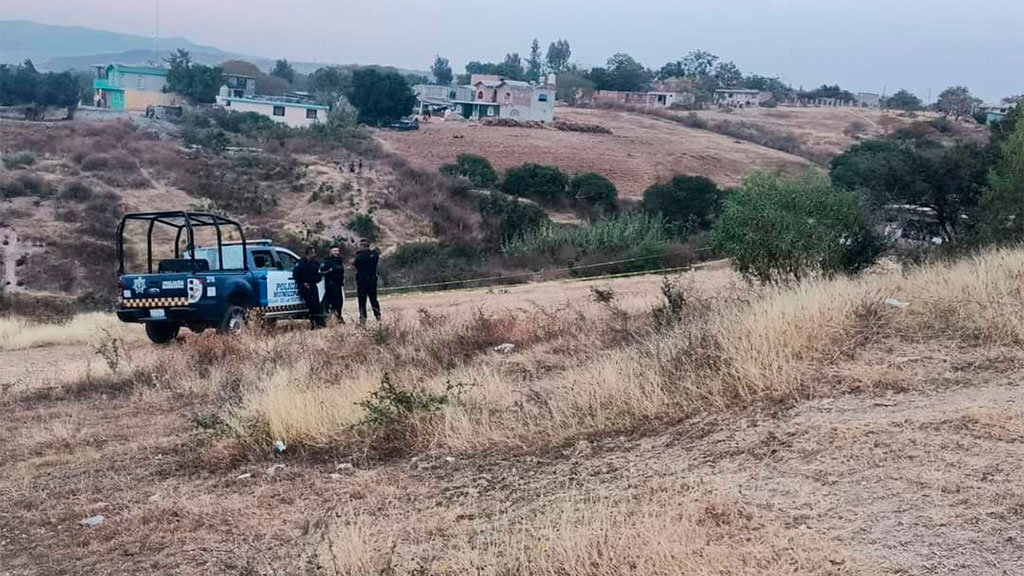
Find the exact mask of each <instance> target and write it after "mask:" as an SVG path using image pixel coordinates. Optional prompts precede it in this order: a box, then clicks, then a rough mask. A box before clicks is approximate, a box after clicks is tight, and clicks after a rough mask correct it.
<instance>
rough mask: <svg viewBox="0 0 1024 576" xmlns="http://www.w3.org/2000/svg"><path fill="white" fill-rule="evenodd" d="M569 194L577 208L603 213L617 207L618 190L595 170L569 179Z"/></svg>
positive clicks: (609, 212)
mask: <svg viewBox="0 0 1024 576" xmlns="http://www.w3.org/2000/svg"><path fill="white" fill-rule="evenodd" d="M569 196H570V197H572V200H573V203H574V204H575V205H576V207H577V208H580V209H584V210H588V211H596V213H597V214H596V215H605V214H611V213H614V212H616V211H617V210H618V209H619V204H618V201H619V191H618V190H616V189H615V184H612V181H611V180H609V179H607V178H605V177H604V176H602V175H601V174H598V173H596V172H583V173H580V174H577V175H575V176H573V178H572V180H570V181H569Z"/></svg>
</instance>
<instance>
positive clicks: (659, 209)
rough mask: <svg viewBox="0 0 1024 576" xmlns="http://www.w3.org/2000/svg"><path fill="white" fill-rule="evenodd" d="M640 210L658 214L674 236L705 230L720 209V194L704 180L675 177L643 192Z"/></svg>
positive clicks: (692, 177)
mask: <svg viewBox="0 0 1024 576" xmlns="http://www.w3.org/2000/svg"><path fill="white" fill-rule="evenodd" d="M642 206H643V209H644V210H645V211H647V212H650V213H651V214H661V216H662V218H664V219H665V223H666V227H667V228H668V229H669V231H670V232H671V233H673V234H675V235H676V236H686V235H688V234H693V233H695V232H700V231H704V230H708V229H710V228H711V225H712V224H713V223H714V221H715V218H716V217H717V216H718V213H719V211H720V210H721V207H722V194H721V191H719V189H718V186H717V185H715V183H714V182H712V181H711V180H709V179H708V178H705V177H703V176H681V175H680V176H674V177H673V178H672V179H671V180H669V181H668V182H659V183H656V184H652V185H651V186H650V187H648V188H647V190H645V191H644V199H643V204H642Z"/></svg>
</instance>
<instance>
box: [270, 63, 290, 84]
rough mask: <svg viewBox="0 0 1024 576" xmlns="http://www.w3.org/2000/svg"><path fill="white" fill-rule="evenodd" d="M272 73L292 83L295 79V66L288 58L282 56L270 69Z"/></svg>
mask: <svg viewBox="0 0 1024 576" xmlns="http://www.w3.org/2000/svg"><path fill="white" fill-rule="evenodd" d="M270 75H271V76H276V77H278V78H280V79H282V80H284V81H285V82H288V83H289V84H291V83H292V82H294V81H295V68H293V67H292V65H291V64H290V63H289V62H288V60H285V59H284V58H281V59H280V60H278V61H277V62H275V63H274V68H273V69H272V70H271V71H270Z"/></svg>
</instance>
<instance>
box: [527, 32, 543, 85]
mask: <svg viewBox="0 0 1024 576" xmlns="http://www.w3.org/2000/svg"><path fill="white" fill-rule="evenodd" d="M543 68H544V63H543V62H541V58H540V42H538V41H537V39H536V38H534V39H533V43H532V44H530V58H529V60H527V61H526V78H527V79H528V80H531V81H533V82H540V76H541V74H542V73H543V72H544V70H543Z"/></svg>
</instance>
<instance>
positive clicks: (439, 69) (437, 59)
mask: <svg viewBox="0 0 1024 576" xmlns="http://www.w3.org/2000/svg"><path fill="white" fill-rule="evenodd" d="M430 73H431V74H433V75H434V82H437V83H438V84H441V85H442V86H448V85H449V84H451V83H452V65H451V63H450V62H449V61H448V59H447V58H442V57H441V55H440V54H439V55H437V56H434V63H433V64H431V66H430Z"/></svg>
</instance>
